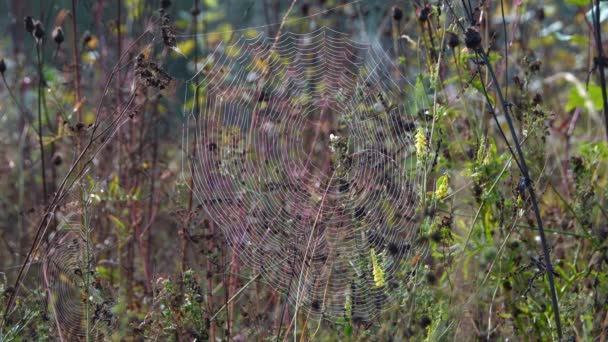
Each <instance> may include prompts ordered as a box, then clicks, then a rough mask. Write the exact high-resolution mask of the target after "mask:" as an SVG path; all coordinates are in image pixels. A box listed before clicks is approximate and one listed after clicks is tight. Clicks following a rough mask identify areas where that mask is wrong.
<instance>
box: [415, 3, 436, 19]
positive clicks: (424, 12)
mask: <svg viewBox="0 0 608 342" xmlns="http://www.w3.org/2000/svg"><path fill="white" fill-rule="evenodd" d="M432 11H433V8H432V7H431V5H429V4H427V5H425V6H424V7H422V8H418V9H416V17H418V20H419V21H427V20H429V17H430V16H431V12H432Z"/></svg>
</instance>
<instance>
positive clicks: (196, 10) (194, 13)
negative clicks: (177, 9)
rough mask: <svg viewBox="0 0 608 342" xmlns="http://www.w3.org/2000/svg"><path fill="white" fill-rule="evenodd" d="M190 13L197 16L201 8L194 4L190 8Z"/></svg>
mask: <svg viewBox="0 0 608 342" xmlns="http://www.w3.org/2000/svg"><path fill="white" fill-rule="evenodd" d="M190 14H191V15H192V16H193V17H197V16H198V15H199V14H201V10H200V9H199V8H198V6H194V7H192V9H190Z"/></svg>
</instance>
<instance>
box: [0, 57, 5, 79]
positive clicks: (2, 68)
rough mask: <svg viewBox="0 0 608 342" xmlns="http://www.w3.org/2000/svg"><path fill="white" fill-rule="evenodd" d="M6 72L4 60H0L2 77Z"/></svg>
mask: <svg viewBox="0 0 608 342" xmlns="http://www.w3.org/2000/svg"><path fill="white" fill-rule="evenodd" d="M5 71H6V63H5V62H4V58H1V59H0V74H2V75H4V72H5Z"/></svg>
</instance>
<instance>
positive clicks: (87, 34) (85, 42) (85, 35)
mask: <svg viewBox="0 0 608 342" xmlns="http://www.w3.org/2000/svg"><path fill="white" fill-rule="evenodd" d="M92 39H93V35H92V34H91V32H90V31H88V30H87V31H84V33H83V34H82V47H87V45H89V42H91V40H92Z"/></svg>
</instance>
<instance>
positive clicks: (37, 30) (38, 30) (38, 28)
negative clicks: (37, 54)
mask: <svg viewBox="0 0 608 342" xmlns="http://www.w3.org/2000/svg"><path fill="white" fill-rule="evenodd" d="M34 38H36V42H38V43H40V42H41V41H42V39H44V27H43V26H42V22H41V21H40V20H36V22H35V23H34Z"/></svg>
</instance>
